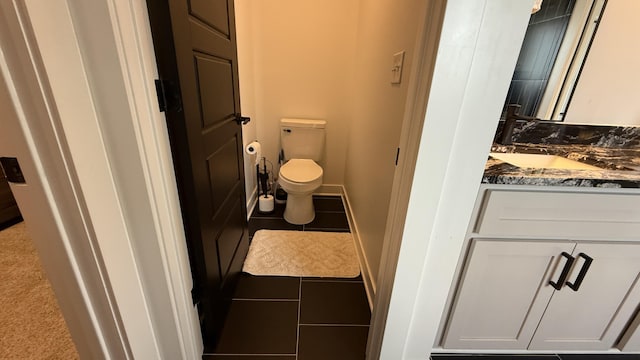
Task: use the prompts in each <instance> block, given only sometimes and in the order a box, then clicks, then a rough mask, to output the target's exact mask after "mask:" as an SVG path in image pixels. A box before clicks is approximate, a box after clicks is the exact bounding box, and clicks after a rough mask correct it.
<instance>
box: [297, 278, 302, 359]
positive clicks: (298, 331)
mask: <svg viewBox="0 0 640 360" xmlns="http://www.w3.org/2000/svg"><path fill="white" fill-rule="evenodd" d="M301 308H302V277H300V278H299V281H298V321H297V322H298V326H296V360H298V351H299V349H300V309H301Z"/></svg>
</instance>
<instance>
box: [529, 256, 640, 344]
mask: <svg viewBox="0 0 640 360" xmlns="http://www.w3.org/2000/svg"><path fill="white" fill-rule="evenodd" d="M580 253H584V254H586V255H588V256H590V257H591V258H593V262H592V263H591V267H590V268H589V270H588V271H587V273H586V275H585V277H584V281H583V282H582V284H581V286H580V287H579V288H578V291H574V290H572V289H570V288H569V287H568V286H564V287H563V288H562V289H561V290H560V291H557V292H556V293H554V294H553V297H552V298H551V302H550V303H549V306H548V307H547V310H546V312H545V313H544V316H543V318H542V320H541V321H540V325H539V326H538V330H537V331H536V333H535V335H534V337H533V340H532V341H531V346H530V347H529V349H531V350H608V349H610V348H611V347H612V346H613V345H614V343H615V341H616V340H617V338H618V337H619V336H620V335H621V333H622V331H623V330H624V327H625V326H626V325H627V323H628V322H629V320H630V319H631V317H632V316H633V314H634V312H635V310H636V307H637V305H638V303H639V302H640V284H638V282H639V276H640V245H639V244H622V243H579V244H578V246H577V247H576V249H575V250H574V252H573V255H574V256H575V257H576V262H575V263H574V268H573V269H572V271H571V273H570V275H569V277H568V279H567V281H568V282H571V283H573V282H574V280H575V279H576V277H577V276H578V273H579V272H580V269H581V268H582V266H583V264H584V261H583V260H582V259H581V258H580V257H579V256H578V255H579V254H580Z"/></svg>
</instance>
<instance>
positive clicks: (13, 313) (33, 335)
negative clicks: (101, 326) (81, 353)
mask: <svg viewBox="0 0 640 360" xmlns="http://www.w3.org/2000/svg"><path fill="white" fill-rule="evenodd" d="M0 359H3V360H4V359H78V354H77V352H76V349H75V346H74V344H73V342H72V340H71V337H70V335H69V331H68V329H67V325H66V323H65V322H64V319H63V318H62V315H61V314H60V310H59V308H58V304H57V302H56V299H55V297H54V295H53V290H52V289H51V285H50V284H49V281H48V280H47V278H46V277H45V275H44V273H43V270H42V266H41V265H40V260H39V258H38V254H37V253H36V250H35V248H34V247H33V243H32V242H31V239H30V238H29V234H28V232H27V229H26V227H25V225H24V222H22V223H19V224H17V225H14V226H12V227H10V228H7V229H5V230H2V231H0Z"/></svg>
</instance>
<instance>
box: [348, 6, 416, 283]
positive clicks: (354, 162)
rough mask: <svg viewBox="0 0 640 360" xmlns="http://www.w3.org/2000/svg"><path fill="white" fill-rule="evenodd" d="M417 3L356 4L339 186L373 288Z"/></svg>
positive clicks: (399, 129) (402, 109) (412, 43)
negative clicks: (395, 71) (395, 65)
mask: <svg viewBox="0 0 640 360" xmlns="http://www.w3.org/2000/svg"><path fill="white" fill-rule="evenodd" d="M425 5H426V3H425V2H424V1H421V0H403V1H401V2H398V1H394V0H380V1H361V2H360V8H359V20H358V37H357V45H356V46H357V53H356V60H355V68H354V76H355V84H356V86H355V89H354V93H353V96H352V97H351V100H352V101H351V109H350V110H351V112H350V117H351V124H350V131H349V137H348V143H349V147H348V151H347V154H346V164H345V165H346V166H345V177H344V185H345V190H346V192H347V194H348V197H349V202H350V205H351V208H352V211H353V214H354V217H355V222H356V224H357V227H358V233H359V236H360V238H361V240H362V244H363V247H364V252H365V256H366V258H367V261H368V264H369V268H370V272H371V275H372V276H373V279H372V280H373V285H374V288H375V284H376V281H375V280H376V279H375V278H376V276H377V274H378V270H379V264H380V254H381V252H382V245H383V240H384V234H385V225H386V219H387V213H388V210H389V200H390V197H391V185H392V182H393V174H394V171H395V158H396V149H397V147H398V144H399V141H400V132H401V128H402V120H403V114H404V107H405V101H406V96H407V85H408V83H409V81H408V78H407V76H408V74H409V69H411V63H412V57H413V55H414V52H413V48H414V42H415V38H416V33H417V30H418V29H417V26H418V21H419V18H420V17H421V16H423V12H424V9H425ZM402 50H404V51H406V53H405V60H404V74H403V79H402V82H401V84H399V85H392V84H391V83H390V79H391V65H392V56H393V54H394V53H396V52H399V51H402Z"/></svg>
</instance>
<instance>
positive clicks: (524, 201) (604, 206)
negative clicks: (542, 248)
mask: <svg viewBox="0 0 640 360" xmlns="http://www.w3.org/2000/svg"><path fill="white" fill-rule="evenodd" d="M474 232H476V233H478V234H480V235H489V236H527V237H532V236H543V237H553V238H556V239H558V238H571V239H578V238H590V239H597V238H602V239H608V240H615V239H621V240H633V239H634V238H635V239H636V240H637V239H638V236H639V235H638V234H640V195H630V194H601V193H579V192H576V193H566V192H549V191H545V192H537V191H505V190H487V191H486V193H485V194H484V199H483V204H482V207H481V211H480V215H479V216H478V219H477V222H476V224H475V227H474Z"/></svg>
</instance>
